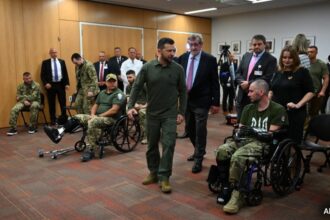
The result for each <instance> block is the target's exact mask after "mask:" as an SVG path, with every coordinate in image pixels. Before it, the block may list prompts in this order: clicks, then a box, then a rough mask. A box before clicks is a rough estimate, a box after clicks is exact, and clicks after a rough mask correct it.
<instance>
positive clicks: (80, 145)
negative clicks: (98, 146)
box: [74, 141, 86, 152]
mask: <svg viewBox="0 0 330 220" xmlns="http://www.w3.org/2000/svg"><path fill="white" fill-rule="evenodd" d="M74 149H75V150H76V151H77V152H83V151H84V150H85V149H86V143H85V142H84V141H77V142H76V143H75V144H74Z"/></svg>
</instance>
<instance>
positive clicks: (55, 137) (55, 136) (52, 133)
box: [44, 126, 62, 144]
mask: <svg viewBox="0 0 330 220" xmlns="http://www.w3.org/2000/svg"><path fill="white" fill-rule="evenodd" d="M44 131H45V133H46V134H47V136H48V137H49V138H50V140H52V141H53V142H54V143H55V144H57V143H59V142H60V141H61V139H62V136H61V135H60V133H59V132H58V130H57V129H56V128H52V127H50V126H44Z"/></svg>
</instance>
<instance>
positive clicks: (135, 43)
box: [114, 28, 142, 56]
mask: <svg viewBox="0 0 330 220" xmlns="http://www.w3.org/2000/svg"><path fill="white" fill-rule="evenodd" d="M114 39H115V44H114V46H115V45H117V46H119V47H120V48H121V50H122V53H123V55H125V56H128V48H130V47H135V48H136V49H137V50H139V51H142V30H138V29H126V28H115V36H114Z"/></svg>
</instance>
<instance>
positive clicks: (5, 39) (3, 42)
mask: <svg viewBox="0 0 330 220" xmlns="http://www.w3.org/2000/svg"><path fill="white" fill-rule="evenodd" d="M15 8H18V10H16V11H15V10H14V9H15ZM21 8H22V5H21V1H0V30H1V31H0V50H1V53H0V66H1V72H0V75H1V80H2V82H3V83H2V84H1V86H0V94H1V98H0V99H1V103H2V104H1V105H0V112H1V116H0V117H1V118H0V127H7V126H8V122H9V114H10V110H11V108H12V107H13V106H14V105H15V103H16V86H17V82H21V81H22V77H21V76H22V74H21V73H18V72H17V70H16V64H15V60H16V57H17V56H18V57H19V56H21V54H20V52H23V51H15V34H16V33H15V30H16V28H15V23H16V21H15V19H12V16H13V15H16V16H17V18H16V19H18V20H21V21H22V14H20V13H19V12H21V10H20V9H21ZM13 13H14V14H13ZM21 57H22V56H21ZM21 57H20V59H21Z"/></svg>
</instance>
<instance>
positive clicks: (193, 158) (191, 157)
mask: <svg viewBox="0 0 330 220" xmlns="http://www.w3.org/2000/svg"><path fill="white" fill-rule="evenodd" d="M194 160H195V156H194V155H190V156H189V157H188V158H187V161H194Z"/></svg>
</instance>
